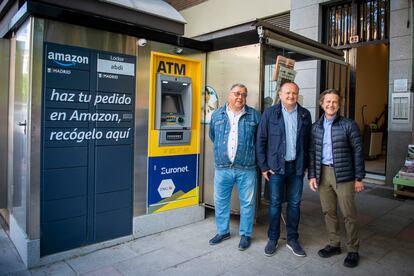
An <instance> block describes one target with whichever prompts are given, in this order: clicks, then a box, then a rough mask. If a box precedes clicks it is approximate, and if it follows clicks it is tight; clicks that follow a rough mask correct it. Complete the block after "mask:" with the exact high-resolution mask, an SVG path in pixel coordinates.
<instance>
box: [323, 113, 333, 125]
mask: <svg viewBox="0 0 414 276" xmlns="http://www.w3.org/2000/svg"><path fill="white" fill-rule="evenodd" d="M335 119H336V115H335V116H333V117H332V118H331V119H330V120H329V119H328V118H326V117H325V115H323V122H324V123H328V124H332V123H333V121H334V120H335Z"/></svg>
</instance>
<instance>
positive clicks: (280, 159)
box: [256, 82, 312, 257]
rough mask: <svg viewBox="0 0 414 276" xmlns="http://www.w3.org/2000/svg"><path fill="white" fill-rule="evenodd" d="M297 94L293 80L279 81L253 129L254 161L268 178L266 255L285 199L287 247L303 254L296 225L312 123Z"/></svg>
mask: <svg viewBox="0 0 414 276" xmlns="http://www.w3.org/2000/svg"><path fill="white" fill-rule="evenodd" d="M298 94H299V87H298V85H297V84H296V83H294V82H287V83H284V84H282V86H281V87H280V89H279V91H278V95H279V98H280V102H279V103H278V104H276V105H274V106H272V107H269V108H267V109H266V110H265V111H264V112H263V115H262V119H261V121H260V124H259V127H258V131H257V132H258V133H257V142H256V155H257V163H258V165H259V168H260V170H261V172H262V175H263V177H264V178H265V179H266V180H268V181H269V193H270V205H269V229H268V231H267V235H268V238H269V240H268V242H267V244H266V247H265V250H264V251H265V255H266V256H269V257H270V256H273V255H274V254H275V253H276V249H277V247H278V240H279V237H280V215H281V210H282V203H283V202H284V201H286V202H287V209H286V215H287V217H286V230H287V247H288V248H289V249H290V250H291V251H292V252H293V254H295V255H296V256H300V257H305V256H306V253H305V251H304V250H303V248H302V246H301V245H300V244H299V241H298V238H299V234H298V226H299V219H300V202H301V198H302V188H303V177H304V172H305V169H306V167H307V156H308V141H309V135H310V128H311V125H312V122H311V115H310V113H309V111H308V110H307V109H305V108H303V107H302V106H300V105H299V104H298V103H297V99H298Z"/></svg>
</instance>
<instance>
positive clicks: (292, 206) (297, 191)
mask: <svg viewBox="0 0 414 276" xmlns="http://www.w3.org/2000/svg"><path fill="white" fill-rule="evenodd" d="M295 172H296V170H295V162H286V165H285V174H273V175H270V179H269V194H270V195H269V197H270V205H269V230H268V231H267V236H268V237H269V239H270V240H275V241H277V240H278V239H279V237H280V214H281V211H282V203H283V202H285V201H286V202H287V208H286V216H287V217H286V232H287V241H288V242H290V241H297V240H298V237H299V234H298V227H299V219H300V202H301V198H302V189H303V175H299V176H298V175H296V174H295Z"/></svg>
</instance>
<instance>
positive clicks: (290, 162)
mask: <svg viewBox="0 0 414 276" xmlns="http://www.w3.org/2000/svg"><path fill="white" fill-rule="evenodd" d="M295 161H296V160H289V161H286V160H285V164H293V163H295Z"/></svg>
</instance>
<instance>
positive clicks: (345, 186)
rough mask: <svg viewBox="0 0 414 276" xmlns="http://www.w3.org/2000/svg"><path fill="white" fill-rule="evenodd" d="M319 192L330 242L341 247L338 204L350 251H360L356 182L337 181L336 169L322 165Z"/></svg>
mask: <svg viewBox="0 0 414 276" xmlns="http://www.w3.org/2000/svg"><path fill="white" fill-rule="evenodd" d="M319 194H320V200H321V205H322V212H323V215H324V217H325V224H326V229H327V231H328V235H329V244H330V245H331V246H336V247H339V246H340V245H341V233H340V228H339V219H338V211H337V205H339V208H340V209H341V213H342V215H343V217H344V223H345V229H346V234H347V239H348V240H347V249H348V252H358V248H359V238H358V222H357V210H356V206H355V182H354V181H351V182H344V183H339V184H337V183H336V180H335V173H334V169H333V168H330V167H326V166H322V177H321V181H320V184H319Z"/></svg>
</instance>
